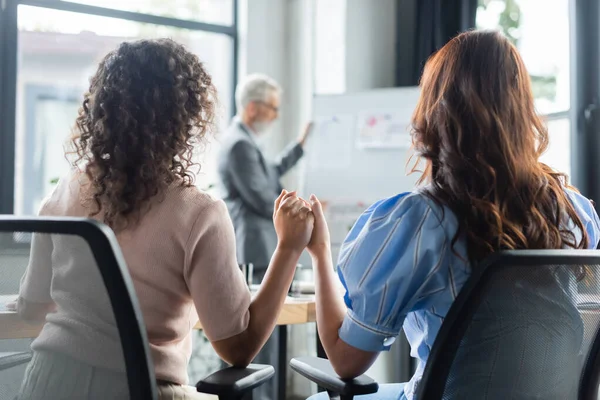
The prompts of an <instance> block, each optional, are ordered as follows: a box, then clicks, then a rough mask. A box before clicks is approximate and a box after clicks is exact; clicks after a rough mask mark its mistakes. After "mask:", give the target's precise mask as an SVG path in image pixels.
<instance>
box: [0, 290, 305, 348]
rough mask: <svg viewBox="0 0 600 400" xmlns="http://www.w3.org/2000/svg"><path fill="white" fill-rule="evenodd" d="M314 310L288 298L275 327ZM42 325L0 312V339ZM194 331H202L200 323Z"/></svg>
mask: <svg viewBox="0 0 600 400" xmlns="http://www.w3.org/2000/svg"><path fill="white" fill-rule="evenodd" d="M16 297H17V296H16V295H15V296H0V303H2V304H6V303H7V302H9V301H12V300H14V299H15V298H16ZM316 320H317V318H316V309H315V301H314V299H308V298H307V299H303V298H298V299H296V298H291V297H288V298H287V299H286V301H285V304H284V305H283V308H282V309H281V313H280V314H279V318H278V319H277V325H280V326H286V325H296V324H306V323H309V322H315V321H316ZM41 329H42V325H37V324H30V323H27V322H24V321H22V320H21V319H20V318H19V316H18V315H17V313H15V312H13V311H0V339H26V338H34V337H37V335H38V334H39V333H40V330H41ZM194 329H202V325H201V324H200V322H198V323H197V324H196V326H194Z"/></svg>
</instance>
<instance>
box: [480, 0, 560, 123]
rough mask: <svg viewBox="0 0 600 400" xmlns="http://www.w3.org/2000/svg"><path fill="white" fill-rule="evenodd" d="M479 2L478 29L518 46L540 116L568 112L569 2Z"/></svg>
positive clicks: (518, 0) (488, 0) (529, 0)
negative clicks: (492, 31)
mask: <svg viewBox="0 0 600 400" xmlns="http://www.w3.org/2000/svg"><path fill="white" fill-rule="evenodd" d="M540 16H541V15H540V2H539V1H538V0H479V8H478V11H477V27H478V28H481V29H497V30H500V31H501V32H502V33H504V35H506V37H508V38H509V39H510V41H511V42H513V44H515V45H516V46H517V48H518V49H519V52H520V53H521V56H522V57H523V60H524V62H525V65H526V67H527V70H528V71H529V74H530V76H531V83H532V86H533V92H534V96H535V100H536V107H537V109H538V111H539V112H540V113H541V114H551V113H557V112H561V111H566V110H568V109H569V59H570V57H569V1H568V0H553V1H549V2H545V3H544V14H543V18H541V17H540Z"/></svg>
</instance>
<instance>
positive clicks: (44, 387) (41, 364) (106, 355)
mask: <svg viewBox="0 0 600 400" xmlns="http://www.w3.org/2000/svg"><path fill="white" fill-rule="evenodd" d="M0 271H1V273H2V277H3V278H4V277H11V276H12V277H14V276H21V275H22V276H23V279H22V280H21V282H20V285H19V284H16V285H15V284H14V282H12V283H11V282H2V284H0V287H2V288H3V289H4V292H3V293H2V295H3V296H1V297H0V301H1V302H2V303H3V304H2V306H4V307H6V306H5V305H6V303H8V302H11V301H13V300H15V299H16V298H17V295H19V293H20V295H21V298H22V299H24V300H25V301H20V302H19V304H18V309H19V310H18V311H19V312H18V313H15V312H11V311H10V307H9V309H6V308H5V309H4V310H3V311H2V312H0V339H3V340H0V388H1V387H3V385H4V384H12V385H13V386H16V390H17V392H19V391H20V392H21V393H20V395H19V397H18V398H19V399H41V398H48V399H49V398H63V399H76V398H89V399H94V398H111V399H112V398H115V399H156V398H157V389H156V381H155V377H154V370H153V365H152V362H151V359H150V353H149V348H148V340H147V337H146V329H145V326H144V323H143V319H142V314H141V311H140V307H139V305H138V302H137V297H136V296H135V291H134V287H133V283H132V280H131V278H130V276H129V272H128V270H127V267H126V265H125V261H124V259H123V255H122V254H121V251H120V249H119V246H118V243H117V240H116V238H115V236H114V234H113V233H112V231H111V230H110V229H109V228H108V227H106V226H104V225H102V224H99V223H97V222H95V221H92V220H87V219H75V218H60V219H58V218H53V219H49V218H31V219H22V218H15V217H9V216H3V217H0ZM0 280H2V279H0ZM8 291H10V292H11V293H7V292H8ZM50 295H52V297H50ZM47 311H49V313H48V314H46V312H47ZM23 319H27V320H29V322H28V323H25V322H23ZM35 337H37V339H34V340H33V343H32V345H31V349H32V351H31V352H30V354H32V356H33V359H32V361H31V362H29V367H28V371H27V373H25V369H24V368H23V366H22V365H20V366H18V367H12V368H9V369H10V370H13V371H14V370H15V368H20V369H19V374H18V376H15V373H14V372H12V375H10V376H9V375H8V374H7V372H8V370H9V369H2V351H3V349H2V348H1V346H2V342H5V341H9V342H14V341H19V340H21V341H22V340H24V339H23V338H35ZM29 341H31V339H29ZM20 350H23V349H22V348H21V349H20ZM27 350H29V349H27ZM20 354H22V353H20ZM30 358H31V357H30ZM49 365H51V366H52V368H50V369H49V368H48V366H49ZM5 371H6V373H5ZM22 382H28V383H29V384H27V385H24V387H21V384H22ZM19 388H20V389H19ZM14 391H15V388H14V387H13V388H11V392H12V393H11V394H10V396H11V397H8V396H9V394H8V392H7V394H6V395H4V394H3V393H2V391H0V400H4V399H8V398H10V399H11V400H12V399H13V398H15V397H14V396H15V393H14ZM5 396H6V397H5Z"/></svg>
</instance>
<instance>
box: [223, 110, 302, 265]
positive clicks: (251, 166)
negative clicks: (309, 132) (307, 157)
mask: <svg viewBox="0 0 600 400" xmlns="http://www.w3.org/2000/svg"><path fill="white" fill-rule="evenodd" d="M250 135H251V133H250V132H249V131H248V129H247V128H246V127H245V126H244V125H243V124H242V123H241V121H240V120H239V119H237V118H236V119H234V121H233V123H232V124H231V126H230V127H229V129H228V130H227V132H226V134H225V137H224V140H223V143H222V147H221V150H220V152H219V156H218V170H219V177H220V179H221V190H222V192H223V193H222V194H223V200H224V201H225V204H227V208H228V209H229V214H230V215H231V219H232V220H233V225H234V227H235V236H236V242H237V258H238V262H239V263H242V264H247V263H253V264H254V266H255V268H257V269H264V268H266V267H267V266H268V265H269V261H270V259H271V256H272V255H273V251H274V250H275V247H276V246H277V235H276V233H275V227H274V226H273V205H274V202H275V199H277V197H278V196H279V193H281V190H282V187H281V183H280V182H279V179H280V178H281V176H282V175H284V174H285V173H286V172H287V171H288V170H290V169H291V168H292V167H293V166H294V165H295V164H296V163H297V162H298V160H299V159H300V158H301V157H302V155H303V154H304V152H303V150H302V146H300V145H299V144H294V145H292V146H290V147H289V148H288V149H286V150H285V151H284V152H283V153H282V154H281V155H280V157H278V159H277V161H276V162H275V163H268V162H267V161H266V160H265V158H264V157H263V154H262V152H261V150H260V149H259V148H258V146H257V144H256V142H255V141H254V139H253V138H252V137H251V136H250Z"/></svg>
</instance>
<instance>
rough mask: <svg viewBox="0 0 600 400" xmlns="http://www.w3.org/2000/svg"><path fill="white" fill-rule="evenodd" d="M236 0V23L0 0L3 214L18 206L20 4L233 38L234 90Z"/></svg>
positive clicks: (51, 0)
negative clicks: (16, 152)
mask: <svg viewBox="0 0 600 400" xmlns="http://www.w3.org/2000/svg"><path fill="white" fill-rule="evenodd" d="M238 2H239V0H233V10H232V12H233V18H232V21H233V23H232V24H231V25H220V24H211V23H206V22H199V21H193V20H184V19H177V18H171V17H163V16H158V15H152V14H145V13H138V12H132V11H122V10H115V9H111V8H105V7H99V6H92V5H87V4H79V3H71V2H69V1H63V0H0V215H1V214H13V213H14V209H15V201H14V196H15V161H16V157H15V145H16V134H17V132H16V97H17V74H18V67H17V57H18V43H17V41H18V34H19V32H18V7H19V6H20V5H25V6H33V7H39V8H45V9H52V10H59V11H66V12H75V13H80V14H87V15H95V16H99V17H108V18H117V19H122V20H127V21H134V22H141V23H148V24H154V25H163V26H169V27H175V28H182V29H188V30H193V31H203V32H208V33H215V34H221V35H225V36H228V37H230V38H231V40H232V51H233V54H232V57H231V60H232V62H233V65H232V68H231V70H232V74H231V75H232V76H231V78H230V79H231V83H232V85H231V88H232V89H233V91H235V87H236V85H237V76H238V53H239V51H238V49H239V35H238V23H239V21H238V6H239V4H238ZM231 95H232V96H231V99H232V104H231V110H232V114H233V115H235V112H236V109H235V96H234V93H232V94H231Z"/></svg>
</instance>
